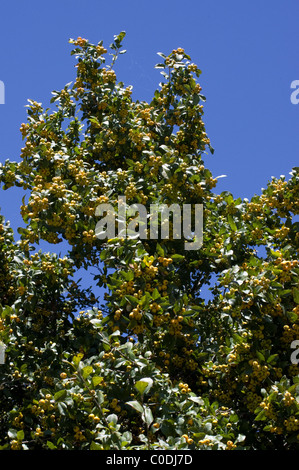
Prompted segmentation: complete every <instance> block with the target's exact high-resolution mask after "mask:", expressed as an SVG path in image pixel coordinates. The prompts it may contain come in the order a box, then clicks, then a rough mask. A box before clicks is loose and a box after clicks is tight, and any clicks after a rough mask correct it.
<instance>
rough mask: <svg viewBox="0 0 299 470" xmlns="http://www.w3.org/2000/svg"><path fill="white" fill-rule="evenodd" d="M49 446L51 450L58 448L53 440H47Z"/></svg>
mask: <svg viewBox="0 0 299 470" xmlns="http://www.w3.org/2000/svg"><path fill="white" fill-rule="evenodd" d="M47 446H48V447H49V449H51V450H54V449H57V447H56V446H55V445H54V444H53V442H50V441H47Z"/></svg>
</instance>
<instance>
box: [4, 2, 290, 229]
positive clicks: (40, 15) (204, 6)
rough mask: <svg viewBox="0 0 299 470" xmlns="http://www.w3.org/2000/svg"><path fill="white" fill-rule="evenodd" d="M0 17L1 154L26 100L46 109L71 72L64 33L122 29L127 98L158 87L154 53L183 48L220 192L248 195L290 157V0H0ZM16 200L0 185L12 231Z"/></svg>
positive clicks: (90, 34)
mask: <svg viewBox="0 0 299 470" xmlns="http://www.w3.org/2000/svg"><path fill="white" fill-rule="evenodd" d="M0 18H1V27H0V80H1V81H3V82H4V84H5V104H2V105H0V161H4V160H5V159H6V158H10V159H12V160H18V159H19V154H20V148H21V147H22V146H23V144H22V141H21V135H20V132H19V127H20V124H21V123H22V122H25V121H26V112H25V105H26V104H27V99H28V98H31V99H34V100H36V101H39V102H42V103H43V105H44V106H45V107H47V106H48V105H49V100H50V98H51V91H52V90H55V89H61V88H62V87H64V85H65V84H66V83H68V82H70V81H72V80H73V78H74V74H75V69H74V64H75V59H74V58H73V57H71V56H70V50H71V45H70V44H69V43H68V40H69V38H71V37H72V38H76V37H78V36H82V37H85V38H87V39H89V40H90V41H92V42H98V41H99V40H101V39H103V40H104V44H105V45H106V46H108V45H109V44H110V43H111V42H112V39H113V35H114V34H117V33H119V32H120V31H122V30H125V31H126V33H127V37H126V39H125V42H124V47H125V48H126V49H127V51H128V52H127V54H125V55H123V56H121V57H120V60H119V62H118V64H117V67H116V71H117V74H118V78H119V79H120V80H122V81H124V82H125V83H126V84H131V85H133V87H134V88H133V90H134V96H135V98H138V99H144V100H150V99H151V96H152V93H153V92H154V90H155V89H156V88H157V87H158V83H159V81H160V79H161V76H160V74H159V71H158V70H155V69H154V65H155V64H156V63H157V62H159V56H157V55H156V53H157V52H158V51H162V52H164V53H166V54H168V53H169V52H171V50H172V49H173V48H177V47H184V48H185V50H186V51H187V52H188V53H189V54H190V55H191V58H192V60H193V62H195V63H196V64H197V65H198V66H199V67H200V68H201V70H202V72H203V73H202V75H201V77H200V83H201V85H202V87H203V94H205V95H206V98H207V101H206V104H205V116H204V120H205V123H206V129H207V133H208V135H209V137H210V139H211V143H212V145H213V147H214V148H215V153H214V155H213V156H211V157H209V158H208V159H206V164H207V166H208V167H209V168H210V169H211V170H212V172H213V175H214V176H217V175H221V174H225V175H227V178H224V179H221V180H220V182H219V184H218V190H219V191H222V190H224V189H226V190H229V191H231V192H232V193H233V195H234V196H235V197H237V196H241V197H248V198H251V196H252V195H253V194H255V193H260V191H261V188H262V187H265V186H266V184H267V181H268V180H269V178H270V177H271V176H272V175H273V176H279V175H281V174H284V175H288V173H289V171H290V170H291V168H292V167H293V166H297V165H298V154H299V152H298V151H299V105H294V104H292V103H291V100H290V95H291V92H292V90H291V88H290V85H291V82H292V81H293V80H299V54H298V52H299V35H298V19H299V2H298V0H285V1H281V0H262V1H261V0H251V1H248V0H242V1H240V0H225V1H224V0H185V1H178V0H160V1H157V0H151V1H144V0H127V1H119V0H114V1H113V2H111V1H102V0H84V1H79V0H62V1H61V0H60V1H58V0H52V1H51V2H42V1H36V0H27V1H26V2H25V1H23V0H17V1H11V2H1V5H0ZM216 189H217V188H216ZM19 206H20V193H19V192H18V191H16V190H9V191H7V192H3V191H1V192H0V207H1V213H3V214H4V215H5V217H6V218H7V219H10V220H11V224H12V226H13V228H14V229H15V228H16V227H17V226H18V225H19V224H20V216H19Z"/></svg>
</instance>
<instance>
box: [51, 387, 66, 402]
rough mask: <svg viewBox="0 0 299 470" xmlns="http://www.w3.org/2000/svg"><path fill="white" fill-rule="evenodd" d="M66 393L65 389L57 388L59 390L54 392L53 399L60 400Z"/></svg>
mask: <svg viewBox="0 0 299 470" xmlns="http://www.w3.org/2000/svg"><path fill="white" fill-rule="evenodd" d="M66 395H67V391H66V390H59V392H56V393H55V395H54V400H55V401H62V400H63V399H64V398H65V397H66Z"/></svg>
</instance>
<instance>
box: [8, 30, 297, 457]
mask: <svg viewBox="0 0 299 470" xmlns="http://www.w3.org/2000/svg"><path fill="white" fill-rule="evenodd" d="M124 37H125V33H124V32H121V33H120V34H119V35H117V36H115V37H114V41H113V43H112V44H111V45H110V55H109V54H108V49H106V48H105V47H104V45H103V42H102V41H100V42H99V43H98V44H91V43H90V42H89V41H88V40H86V39H83V38H81V37H79V38H77V39H76V40H70V43H71V44H72V45H73V47H74V49H73V50H72V54H73V55H74V56H75V59H76V69H77V72H76V80H75V81H74V83H72V82H71V83H68V84H67V85H66V86H65V87H64V88H63V89H62V90H61V91H54V92H53V93H52V94H53V97H52V99H51V100H50V104H51V105H52V107H51V106H50V107H49V108H47V109H45V108H44V107H43V105H42V104H41V103H37V102H36V101H33V100H29V104H28V108H27V122H26V123H24V124H22V125H21V129H20V130H21V133H22V136H23V139H24V141H25V144H24V147H23V148H22V149H21V158H20V161H18V162H15V161H11V160H7V161H6V162H5V163H4V164H3V165H1V166H0V180H1V185H2V190H8V192H9V188H10V187H13V186H16V187H19V188H23V190H24V191H25V192H24V197H23V200H22V204H21V214H22V217H23V220H24V224H25V227H20V228H19V235H20V239H19V240H17V241H15V238H14V234H13V232H12V229H11V228H10V226H9V223H8V222H6V221H5V219H4V217H3V216H1V218H2V219H1V220H0V221H1V224H0V257H1V263H0V339H1V340H2V342H3V343H4V344H5V345H6V349H5V362H4V364H0V397H1V400H0V446H1V447H0V448H1V449H30V450H38V449H91V450H93V449H95V450H105V449H123V450H130V449H217V450H222V449H223V450H224V449H244V450H264V449H266V450H267V449H284V450H292V449H296V448H298V441H299V403H298V391H299V367H298V360H297V355H296V348H297V349H298V347H299V341H298V340H299V316H298V315H299V306H298V304H299V288H298V273H299V266H298V241H299V240H298V224H299V223H298V222H297V221H296V219H295V216H296V215H298V206H299V204H298V168H293V169H290V170H291V171H290V177H289V179H286V178H285V177H284V176H281V177H280V178H274V177H273V178H272V179H271V180H269V181H268V183H267V186H266V188H265V189H263V190H261V194H260V195H254V196H253V197H252V198H251V199H250V200H249V199H241V198H235V197H234V196H233V195H232V194H231V193H230V192H229V191H224V192H221V193H220V194H218V193H217V190H216V188H217V178H215V177H214V176H213V175H212V173H211V171H210V170H209V169H208V168H207V166H206V161H207V160H208V158H210V157H211V154H213V148H212V146H211V143H210V140H209V138H208V136H207V134H206V131H205V125H204V122H203V114H204V109H203V104H204V102H205V97H204V95H203V94H202V89H201V86H200V84H199V83H198V78H199V77H200V74H201V71H200V70H199V68H198V67H197V65H196V64H194V63H193V62H192V61H191V58H190V57H189V56H188V54H187V53H186V52H185V51H184V49H182V48H178V49H176V50H173V51H172V52H171V53H170V54H169V55H165V54H163V53H159V55H160V58H161V63H159V64H158V65H157V68H158V69H160V71H161V73H162V76H163V78H162V82H161V83H160V84H159V86H158V88H157V90H156V91H155V92H154V93H153V98H152V100H151V102H149V103H148V102H146V101H139V100H135V101H134V100H133V98H132V88H131V87H130V86H125V85H124V83H123V82H121V81H118V80H117V77H116V72H115V64H116V60H118V57H119V55H121V54H122V53H124V52H125V51H124V50H123V49H122V41H123V39H124ZM120 195H122V196H125V197H126V201H127V203H128V204H130V205H132V204H142V205H143V206H145V207H146V208H148V209H149V208H150V207H151V205H161V204H164V205H166V206H171V205H172V204H179V205H180V206H181V207H182V206H183V205H184V204H190V205H191V207H193V208H194V205H195V204H202V207H203V243H202V246H201V248H200V249H198V250H186V249H185V240H184V239H183V238H182V239H178V238H176V237H174V236H173V233H172V234H171V233H170V236H169V238H162V237H161V236H158V238H154V239H153V238H151V237H150V236H149V235H150V234H149V233H148V237H147V238H146V239H141V238H140V237H137V236H136V237H131V238H130V237H125V236H122V235H120V236H119V235H118V234H117V233H116V235H115V236H114V237H113V238H109V239H107V238H105V239H101V238H100V237H98V236H97V235H96V225H97V222H98V220H99V217H97V216H96V209H97V207H98V206H99V205H100V204H103V203H109V204H111V206H112V207H114V208H115V209H116V208H117V205H118V197H119V196H120ZM132 221H133V223H134V217H132V214H128V216H127V220H126V223H129V222H132ZM116 225H117V227H119V225H120V219H119V218H116ZM170 226H171V227H172V224H171V223H170ZM117 227H116V228H117ZM170 232H171V231H170ZM41 241H46V242H48V243H49V244H52V245H53V250H52V251H51V250H50V251H49V252H46V251H45V250H42V249H39V243H40V242H41ZM62 242H64V243H65V244H66V245H67V247H68V249H67V254H66V255H65V256H63V257H61V256H60V255H59V244H60V243H62ZM82 268H83V269H86V270H91V271H92V273H93V279H92V283H91V287H90V288H88V289H86V288H83V287H82V286H81V285H80V282H75V280H74V275H75V273H76V272H77V271H78V269H82ZM207 285H211V291H210V296H209V298H207V297H206V296H205V295H203V288H204V287H205V286H207ZM96 287H97V288H99V287H100V288H103V289H105V290H106V293H105V296H104V298H103V299H101V298H98V297H97V295H96V294H95V292H96V290H95V288H96ZM297 342H298V343H297ZM298 356H299V354H298Z"/></svg>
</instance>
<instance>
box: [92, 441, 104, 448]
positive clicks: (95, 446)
mask: <svg viewBox="0 0 299 470" xmlns="http://www.w3.org/2000/svg"><path fill="white" fill-rule="evenodd" d="M90 450H103V447H102V446H101V445H100V444H98V443H97V442H94V441H92V443H91V444H90Z"/></svg>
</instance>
